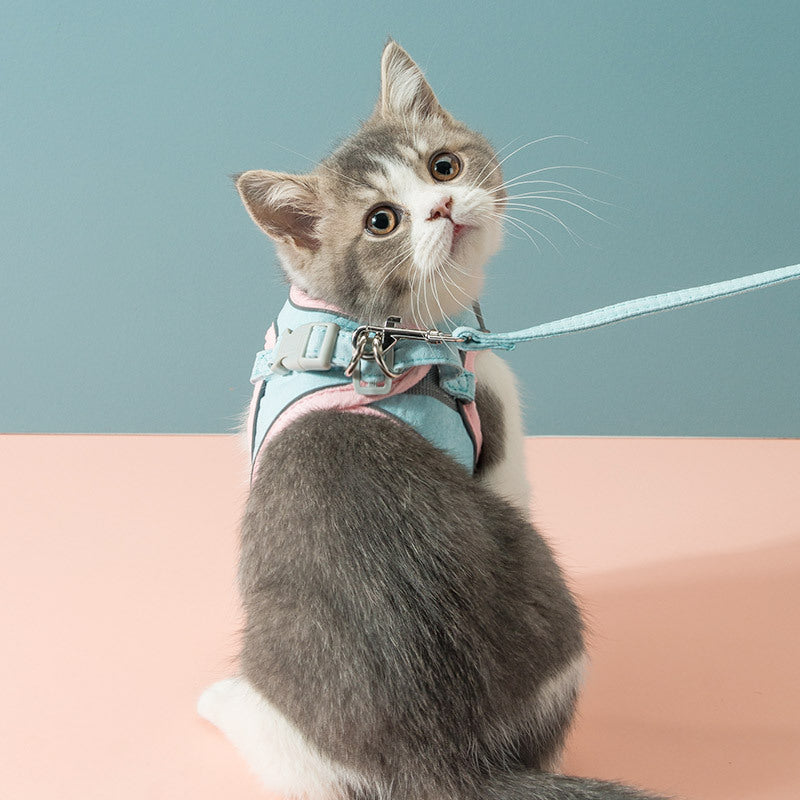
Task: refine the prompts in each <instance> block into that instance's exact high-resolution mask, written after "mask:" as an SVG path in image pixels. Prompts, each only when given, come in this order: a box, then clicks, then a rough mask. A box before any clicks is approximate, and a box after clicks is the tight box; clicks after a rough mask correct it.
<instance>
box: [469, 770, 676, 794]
mask: <svg viewBox="0 0 800 800" xmlns="http://www.w3.org/2000/svg"><path fill="white" fill-rule="evenodd" d="M482 797H483V798H484V800H665V798H663V797H661V796H660V795H655V794H650V793H648V792H643V791H640V790H639V789H634V788H633V787H631V786H623V785H622V784H619V783H611V782H609V781H598V780H593V779H591V778H573V777H571V776H569V775H553V774H550V773H547V772H534V771H530V772H510V773H506V774H503V775H502V776H495V777H493V778H492V779H491V781H490V783H489V784H488V785H487V786H486V787H485V790H484V791H483V792H482Z"/></svg>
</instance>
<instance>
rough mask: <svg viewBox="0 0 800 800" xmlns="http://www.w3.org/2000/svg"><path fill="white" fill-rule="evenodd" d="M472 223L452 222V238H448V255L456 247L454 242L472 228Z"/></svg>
mask: <svg viewBox="0 0 800 800" xmlns="http://www.w3.org/2000/svg"><path fill="white" fill-rule="evenodd" d="M474 227H475V226H474V225H466V224H465V223H463V222H454V223H453V238H452V239H451V240H450V255H452V254H453V251H454V250H455V249H456V244H457V243H458V241H459V240H460V239H461V238H462V237H463V236H464V234H465V233H466V232H467V231H469V230H471V229H472V228H474Z"/></svg>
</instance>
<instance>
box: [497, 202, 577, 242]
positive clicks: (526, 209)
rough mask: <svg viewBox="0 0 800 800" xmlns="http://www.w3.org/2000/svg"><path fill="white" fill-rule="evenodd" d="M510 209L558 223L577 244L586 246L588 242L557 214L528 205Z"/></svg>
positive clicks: (515, 206)
mask: <svg viewBox="0 0 800 800" xmlns="http://www.w3.org/2000/svg"><path fill="white" fill-rule="evenodd" d="M510 208H511V209H512V210H514V211H524V212H525V213H527V214H536V215H537V216H541V217H546V218H547V219H551V220H553V222H556V223H558V224H559V225H560V226H561V227H562V228H563V229H564V230H565V231H566V232H567V234H569V237H570V239H572V241H573V242H574V243H575V244H577V245H580V244H588V242H587V241H586V240H585V239H584V238H583V237H582V236H579V235H578V234H577V233H575V231H573V230H572V228H571V227H570V226H569V225H567V223H566V222H564V220H562V219H561V217H559V216H558V215H557V214H554V213H553V212H552V211H550V210H548V209H546V208H539V206H528V205H522V204H519V205H512V206H510Z"/></svg>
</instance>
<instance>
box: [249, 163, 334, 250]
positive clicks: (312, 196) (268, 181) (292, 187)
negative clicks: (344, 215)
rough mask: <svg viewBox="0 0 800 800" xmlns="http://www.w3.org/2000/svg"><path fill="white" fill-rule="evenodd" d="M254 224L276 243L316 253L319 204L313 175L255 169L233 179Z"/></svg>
mask: <svg viewBox="0 0 800 800" xmlns="http://www.w3.org/2000/svg"><path fill="white" fill-rule="evenodd" d="M236 188H237V189H238V190H239V194H240V195H241V198H242V201H243V202H244V205H245V208H246V209H247V210H248V212H249V213H250V216H251V217H252V218H253V220H254V222H255V223H256V224H257V225H258V226H259V227H260V228H261V229H262V230H263V231H264V232H265V233H266V234H267V235H268V236H271V237H272V238H273V239H275V240H276V241H278V242H284V243H287V244H288V243H291V244H293V245H294V246H295V247H300V248H303V249H306V250H316V249H317V248H318V247H319V239H318V238H317V232H316V227H317V223H318V222H319V207H320V201H319V196H318V191H317V180H316V178H315V177H314V176H313V175H288V174H286V173H283V172H267V171H266V170H261V169H256V170H251V171H250V172H243V173H242V174H241V175H239V176H237V178H236Z"/></svg>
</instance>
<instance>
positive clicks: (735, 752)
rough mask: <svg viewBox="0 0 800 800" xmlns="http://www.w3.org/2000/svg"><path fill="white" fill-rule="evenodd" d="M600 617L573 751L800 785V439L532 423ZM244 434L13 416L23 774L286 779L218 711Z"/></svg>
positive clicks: (581, 588)
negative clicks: (582, 432)
mask: <svg viewBox="0 0 800 800" xmlns="http://www.w3.org/2000/svg"><path fill="white" fill-rule="evenodd" d="M528 446H529V467H530V476H531V479H532V482H533V486H534V490H533V502H534V509H535V511H534V517H535V520H536V522H537V524H538V525H539V527H540V529H541V530H542V531H543V532H544V533H545V534H546V535H547V536H548V537H549V539H550V540H551V542H552V543H553V545H554V546H555V548H556V550H557V551H558V552H559V553H560V554H561V556H562V562H563V563H564V565H565V567H566V568H567V571H568V572H569V573H570V575H571V576H572V580H573V584H574V586H575V588H576V590H577V592H578V594H579V595H580V597H581V600H582V605H583V607H584V609H585V610H586V613H587V616H588V618H589V621H590V627H591V650H592V668H591V671H590V675H589V678H588V681H587V685H586V690H585V694H584V697H583V700H582V702H581V705H580V719H579V722H578V724H577V726H576V728H575V730H574V733H573V735H572V737H571V739H570V742H569V747H568V754H567V760H566V764H565V770H566V771H568V772H572V773H575V774H582V775H592V776H596V777H606V778H616V779H624V780H626V781H629V782H634V783H639V784H641V785H646V786H649V787H651V788H653V789H658V790H660V791H662V792H665V793H670V794H676V795H681V796H683V797H687V798H696V799H697V800H703V798H705V799H706V800H736V799H737V798H741V800H745V798H747V799H750V798H752V800H756V798H758V800H789V799H790V798H791V799H792V800H794V798H796V797H798V796H800V691H799V690H798V684H799V681H798V677H800V668H799V666H798V665H800V637H798V635H797V630H798V617H799V616H800V615H799V614H798V604H799V603H800V580H798V578H800V513H799V512H800V440H766V441H764V440H724V439H723V440H704V439H556V438H553V439H550V438H546V439H530V440H529V442H528ZM244 460H245V458H244V456H242V454H241V453H240V452H239V451H238V448H237V445H236V443H235V442H234V440H233V439H232V438H231V437H227V436H0V529H1V530H2V536H1V537H0V637H2V638H1V639H0V641H2V642H3V644H4V657H3V658H2V660H0V797H4V798H5V797H8V798H25V799H26V800H40V798H41V799H43V798H47V799H48V800H52V799H53V798H59V800H73V799H74V800H91V798H103V800H106V799H107V798H114V799H115V800H128V798H130V799H131V800H132V799H133V798H136V800H141V799H142V798H148V799H149V800H151V799H152V798H183V797H191V798H192V799H193V800H204V799H205V798H208V799H209V800H211V798H213V800H219V798H226V800H235V799H236V800H247V799H249V798H264V797H266V796H267V795H266V794H265V793H264V792H263V791H261V790H260V789H259V787H258V786H257V784H256V783H255V781H254V779H253V778H252V777H251V776H250V775H249V774H248V772H247V769H246V767H245V765H244V763H243V762H242V761H240V759H239V756H238V755H237V754H236V753H235V752H234V750H233V749H232V747H231V746H230V745H229V744H228V742H227V741H226V740H225V739H224V738H223V737H222V735H221V734H219V733H218V732H217V731H216V730H215V729H214V728H213V727H211V726H210V725H208V724H207V723H205V722H204V721H202V720H201V719H199V718H198V717H197V716H196V714H195V701H196V698H197V695H198V694H199V692H200V691H201V689H202V688H204V687H205V686H206V685H208V684H209V683H211V682H212V681H214V680H216V679H218V678H220V677H223V676H226V675H228V674H230V673H231V672H232V670H233V665H234V661H235V654H236V647H237V645H236V642H237V628H238V625H239V617H238V610H237V602H236V594H235V560H236V539H237V520H238V517H239V514H240V513H241V508H242V502H243V498H244V496H245V493H246V479H245V472H244V469H243V462H244Z"/></svg>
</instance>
